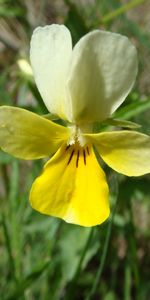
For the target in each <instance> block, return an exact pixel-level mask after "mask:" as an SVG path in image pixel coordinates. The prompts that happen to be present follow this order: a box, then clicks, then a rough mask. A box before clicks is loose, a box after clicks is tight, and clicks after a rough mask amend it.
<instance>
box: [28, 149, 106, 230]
mask: <svg viewBox="0 0 150 300" xmlns="http://www.w3.org/2000/svg"><path fill="white" fill-rule="evenodd" d="M30 202H31V205H32V207H33V208H34V209H36V210H37V211H40V212H41V213H43V214H47V215H51V216H55V217H59V218H62V219H64V220H65V221H66V222H68V223H74V224H78V225H81V226H94V225H97V224H100V223H102V222H104V221H105V220H106V219H107V218H108V216H109V203H108V186H107V182H106V178H105V174H104V172H103V170H102V169H101V168H100V166H99V164H98V162H97V160H96V157H95V154H94V153H93V151H92V149H90V150H89V149H88V151H87V149H82V148H80V149H74V146H70V147H66V148H65V147H64V146H63V147H61V149H59V150H58V152H57V153H56V154H55V156H53V158H52V159H51V160H50V161H49V162H48V163H47V164H46V165H45V167H44V170H43V173H42V174H41V176H39V177H38V178H37V179H36V180H35V182H34V183H33V185H32V189H31V193H30Z"/></svg>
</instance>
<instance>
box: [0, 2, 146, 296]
mask: <svg viewBox="0 0 150 300" xmlns="http://www.w3.org/2000/svg"><path fill="white" fill-rule="evenodd" d="M51 23H59V24H62V23H63V24H65V25H66V26H68V28H69V29H70V30H71V33H72V36H73V42H74V43H76V42H77V41H78V40H79V38H80V37H81V36H83V35H84V34H86V33H87V32H89V31H90V30H92V29H95V28H100V29H104V30H110V31H114V32H119V33H121V34H124V35H127V36H128V37H129V38H130V40H131V41H132V42H133V44H135V46H136V47H137V50H138V56H139V73H138V78H137V81H136V85H135V87H134V89H133V91H132V93H131V94H130V95H129V96H128V98H127V99H126V101H125V103H124V104H123V105H122V106H121V107H120V108H119V110H118V111H117V113H116V117H118V118H120V119H122V120H124V119H126V120H131V121H134V122H137V123H140V124H141V125H142V127H141V128H140V129H139V130H140V131H142V132H144V133H147V134H150V1H142V0H141V1H140V0H134V1H126V0H120V1H119V0H108V1H106V0H74V1H73V0H72V1H71V0H64V1H63V0H56V1H51V0H49V1H48V0H41V1H40V0H30V1H27V0H22V1H21V0H16V1H12V0H8V1H6V0H0V105H13V106H19V107H23V108H26V109H29V110H31V111H34V112H36V113H39V114H44V113H47V110H46V108H45V106H44V104H43V102H42V100H41V97H40V95H39V93H38V91H37V89H36V87H35V84H34V80H33V78H32V76H30V75H29V74H27V72H26V71H25V70H24V68H23V67H22V65H21V64H20V59H25V60H26V61H28V62H29V43H30V38H31V34H32V31H33V29H34V28H35V27H37V26H38V25H45V24H51ZM114 59H115V57H114ZM139 163H140V162H139ZM147 163H150V162H147ZM42 165H43V161H35V162H31V161H27V162H24V161H21V160H20V161H19V160H17V159H14V158H12V157H11V156H9V155H7V154H5V153H3V152H0V300H17V299H21V300H22V299H25V300H38V299H40V300H41V299H42V300H60V299H65V300H69V299H70V300H74V299H76V300H83V299H85V300H91V299H93V300H100V299H102V300H148V299H150V285H149V271H150V244H149V236H150V231H149V228H150V220H149V208H150V207H149V198H150V175H146V176H142V177H138V178H128V177H125V176H123V175H119V174H117V173H115V172H112V171H111V170H110V169H109V168H106V167H105V172H106V174H107V179H108V182H109V187H110V191H111V197H110V201H111V210H112V212H113V216H111V217H110V218H109V220H108V221H106V222H105V223H104V224H102V225H101V226H96V227H94V228H92V229H91V228H82V227H80V226H75V225H68V224H66V223H65V222H63V221H61V220H58V219H56V218H51V217H47V216H43V215H41V214H39V213H37V212H35V211H33V210H32V209H31V207H30V205H29V203H28V196H29V190H30V187H31V185H32V182H33V180H34V179H35V178H36V176H37V175H38V174H39V173H40V172H41V169H42ZM114 210H115V211H114Z"/></svg>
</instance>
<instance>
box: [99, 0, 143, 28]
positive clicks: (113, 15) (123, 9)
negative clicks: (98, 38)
mask: <svg viewBox="0 0 150 300" xmlns="http://www.w3.org/2000/svg"><path fill="white" fill-rule="evenodd" d="M145 1H146V0H132V1H131V2H129V3H127V4H125V5H122V6H121V7H119V8H118V9H115V10H114V11H111V12H110V13H108V14H106V15H105V16H104V17H103V18H102V23H107V22H109V21H111V20H113V19H115V18H116V17H118V16H120V15H121V14H123V13H125V12H126V11H128V10H130V9H132V8H134V7H136V6H138V5H139V4H142V3H143V2H145Z"/></svg>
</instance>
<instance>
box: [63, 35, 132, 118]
mask: <svg viewBox="0 0 150 300" xmlns="http://www.w3.org/2000/svg"><path fill="white" fill-rule="evenodd" d="M70 68H71V70H70V73H69V74H70V76H69V79H68V89H69V93H70V98H71V101H72V120H71V121H76V122H78V123H81V122H94V121H102V120H105V119H106V118H108V117H109V116H110V115H111V114H112V113H113V112H114V111H115V110H116V109H117V108H118V107H119V106H120V105H121V103H122V102H123V101H124V100H125V98H126V96H127V95H128V93H129V92H130V90H131V88H132V86H133V84H134V81H135V77H136V74H137V53H136V49H135V47H134V46H133V45H132V44H131V42H130V41H129V40H128V38H127V37H125V36H122V35H120V34H117V33H112V32H105V31H101V30H95V31H93V32H91V33H88V34H87V35H85V36H84V37H83V38H81V40H80V41H79V42H78V43H77V44H76V46H75V47H74V49H73V54H72V63H71V67H70Z"/></svg>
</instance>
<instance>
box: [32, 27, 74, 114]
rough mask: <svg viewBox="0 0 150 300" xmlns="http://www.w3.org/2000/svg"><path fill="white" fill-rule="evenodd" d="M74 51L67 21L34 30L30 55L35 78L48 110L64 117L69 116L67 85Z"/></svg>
mask: <svg viewBox="0 0 150 300" xmlns="http://www.w3.org/2000/svg"><path fill="white" fill-rule="evenodd" d="M71 54H72V40H71V35H70V32H69V30H68V29H67V27H65V26H64V25H57V24H53V25H47V26H44V27H38V28H36V29H35V30H34V32H33V35H32V39H31V49H30V59H31V65H32V68H33V73H34V77H35V82H36V84H37V87H38V89H39V92H40V94H41V96H42V98H43V101H44V103H45V105H46V106H47V108H48V110H49V111H50V112H51V113H52V114H54V115H58V116H59V117H60V118H66V116H65V112H64V107H65V101H66V91H65V86H66V81H67V74H68V70H69V67H70V57H71ZM67 106H68V105H67Z"/></svg>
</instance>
